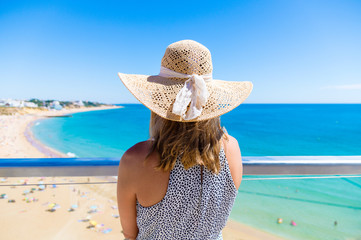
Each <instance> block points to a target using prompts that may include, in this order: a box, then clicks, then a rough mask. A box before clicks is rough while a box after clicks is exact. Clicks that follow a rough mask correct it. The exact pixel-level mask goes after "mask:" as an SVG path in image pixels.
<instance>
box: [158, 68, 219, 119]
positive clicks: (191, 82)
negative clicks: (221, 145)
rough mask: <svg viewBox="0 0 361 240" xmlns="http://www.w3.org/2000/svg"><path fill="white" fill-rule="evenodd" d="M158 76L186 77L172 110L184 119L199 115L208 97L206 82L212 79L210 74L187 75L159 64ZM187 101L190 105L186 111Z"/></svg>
mask: <svg viewBox="0 0 361 240" xmlns="http://www.w3.org/2000/svg"><path fill="white" fill-rule="evenodd" d="M158 76H161V77H166V78H188V80H187V81H185V83H184V86H183V88H182V89H181V90H180V91H179V93H178V94H177V97H176V99H175V102H174V104H173V110H172V112H173V113H174V114H176V115H179V116H181V117H182V118H183V119H184V120H192V119H195V118H197V117H199V116H200V115H201V113H202V109H203V106H204V105H205V104H206V102H207V100H208V97H209V92H208V90H207V86H206V82H209V81H211V80H212V74H205V75H198V74H192V75H188V74H184V73H179V72H175V71H173V70H171V69H168V68H165V67H163V66H161V67H160V73H159V74H158ZM189 103H190V104H191V105H190V106H189V109H188V111H187V108H188V105H189Z"/></svg>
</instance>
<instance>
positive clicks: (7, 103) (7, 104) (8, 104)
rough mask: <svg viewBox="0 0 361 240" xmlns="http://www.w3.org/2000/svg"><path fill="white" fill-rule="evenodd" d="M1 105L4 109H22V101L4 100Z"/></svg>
mask: <svg viewBox="0 0 361 240" xmlns="http://www.w3.org/2000/svg"><path fill="white" fill-rule="evenodd" d="M3 103H4V106H5V107H24V101H23V100H13V99H6V100H5V101H4V102H3Z"/></svg>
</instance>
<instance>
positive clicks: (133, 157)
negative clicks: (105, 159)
mask: <svg viewBox="0 0 361 240" xmlns="http://www.w3.org/2000/svg"><path fill="white" fill-rule="evenodd" d="M151 148H152V142H151V141H149V140H148V141H143V142H138V143H136V144H135V145H133V146H132V147H130V148H129V149H128V150H127V151H126V152H125V153H124V154H123V156H122V158H121V160H120V164H121V165H122V166H123V167H126V168H132V167H138V166H140V165H142V164H143V162H144V160H145V159H146V157H147V156H148V154H149V152H150V150H151Z"/></svg>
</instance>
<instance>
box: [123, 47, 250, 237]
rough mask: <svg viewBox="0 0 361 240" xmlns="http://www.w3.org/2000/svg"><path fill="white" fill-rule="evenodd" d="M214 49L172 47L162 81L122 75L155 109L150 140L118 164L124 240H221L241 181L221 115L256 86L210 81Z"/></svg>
mask: <svg viewBox="0 0 361 240" xmlns="http://www.w3.org/2000/svg"><path fill="white" fill-rule="evenodd" d="M212 70H213V67H212V60H211V54H210V52H209V50H208V49H207V48H206V47H205V46H203V45H201V44H200V43H198V42H195V41H192V40H183V41H179V42H176V43H173V44H171V45H169V46H168V47H167V49H166V52H165V54H164V56H163V58H162V61H161V70H160V73H159V74H158V75H155V76H148V75H135V74H122V73H118V75H119V77H120V79H121V80H122V82H123V83H124V85H125V86H126V87H127V88H128V90H129V91H130V92H131V93H132V94H133V95H134V96H135V97H136V98H137V99H138V100H139V101H140V102H141V103H143V104H144V105H145V106H146V107H147V108H149V109H150V110H151V120H150V139H149V140H148V141H144V142H139V143H137V144H135V145H134V146H133V147H131V148H130V149H128V150H127V151H126V152H125V153H124V155H123V156H122V159H121V160H120V163H119V170H118V185H117V197H118V209H119V216H120V222H121V225H122V228H123V234H124V237H125V238H126V239H152V240H156V239H207V240H208V239H222V232H221V231H222V229H223V228H224V226H225V225H226V222H227V219H228V217H229V214H230V212H231V209H232V206H233V204H234V200H235V198H236V195H237V190H238V188H239V186H240V184H241V180H242V159H241V151H240V148H239V145H238V142H237V140H236V139H235V138H233V137H232V136H230V135H229V134H227V133H226V131H225V129H224V128H222V127H221V123H220V115H222V114H225V113H227V112H229V111H231V110H232V109H234V108H236V107H237V106H238V105H240V104H241V103H242V102H243V101H244V100H245V99H246V98H247V97H248V96H249V94H250V93H251V91H252V87H253V85H252V83H251V82H246V81H244V82H230V81H222V80H214V79H213V78H212Z"/></svg>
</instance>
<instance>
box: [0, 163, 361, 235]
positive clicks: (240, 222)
mask: <svg viewBox="0 0 361 240" xmlns="http://www.w3.org/2000/svg"><path fill="white" fill-rule="evenodd" d="M243 161H244V177H243V181H242V184H241V186H240V189H239V193H238V196H237V198H236V202H235V205H234V207H233V210H232V213H231V217H230V220H229V222H228V223H227V226H226V228H225V229H224V231H223V235H224V239H271V240H272V239H359V237H360V236H361V200H360V199H361V157H359V156H344V157H343V156H337V157H332V156H330V157H328V156H323V157H319V156H317V157H311V156H292V157H244V158H243ZM118 163H119V159H113V158H109V159H104V158H102V159H94V158H76V159H13V158H12V159H1V160H0V214H1V217H0V226H2V229H6V231H2V232H1V233H0V239H85V238H87V239H121V237H122V235H121V227H120V223H119V216H118V210H117V203H116V177H115V176H116V175H117V166H118Z"/></svg>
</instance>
